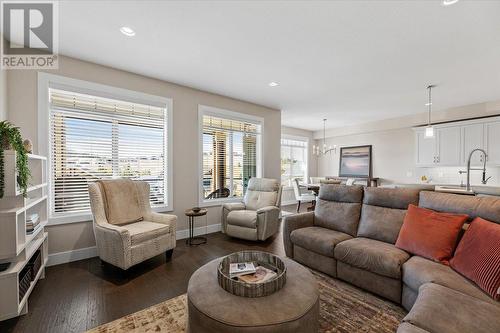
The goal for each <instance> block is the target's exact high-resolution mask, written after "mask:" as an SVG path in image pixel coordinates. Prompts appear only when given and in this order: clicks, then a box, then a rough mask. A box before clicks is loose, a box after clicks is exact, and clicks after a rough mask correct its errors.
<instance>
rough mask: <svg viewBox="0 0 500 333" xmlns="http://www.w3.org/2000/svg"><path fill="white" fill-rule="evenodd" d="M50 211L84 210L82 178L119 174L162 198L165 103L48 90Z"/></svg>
mask: <svg viewBox="0 0 500 333" xmlns="http://www.w3.org/2000/svg"><path fill="white" fill-rule="evenodd" d="M49 98H50V119H51V136H50V141H51V154H50V155H51V156H50V158H51V166H52V167H51V192H52V196H51V213H52V216H60V215H65V214H78V213H86V212H88V211H90V203H89V196H88V189H87V186H88V183H89V182H93V181H95V180H98V179H110V178H116V177H125V178H130V179H135V180H144V181H147V182H148V183H149V184H150V187H151V191H150V200H151V204H152V205H153V206H159V205H164V204H166V202H167V200H166V199H167V198H166V193H167V191H166V186H167V184H166V165H167V161H166V156H167V155H166V147H167V145H166V144H167V142H166V138H167V135H166V134H167V133H166V129H167V127H166V119H167V118H166V111H167V110H166V108H162V107H158V106H151V105H145V104H138V103H131V102H127V101H121V100H115V99H110V98H103V97H97V96H91V95H85V94H79V93H74V92H70V91H63V90H58V89H50V90H49Z"/></svg>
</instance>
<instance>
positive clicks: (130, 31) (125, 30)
mask: <svg viewBox="0 0 500 333" xmlns="http://www.w3.org/2000/svg"><path fill="white" fill-rule="evenodd" d="M120 32H121V33H122V34H124V35H125V36H128V37H132V36H135V31H134V29H132V28H130V27H121V28H120Z"/></svg>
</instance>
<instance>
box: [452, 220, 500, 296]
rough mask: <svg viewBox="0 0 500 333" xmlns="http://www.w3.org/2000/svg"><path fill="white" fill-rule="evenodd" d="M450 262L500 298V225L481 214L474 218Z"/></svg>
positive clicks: (456, 268)
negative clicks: (487, 219)
mask: <svg viewBox="0 0 500 333" xmlns="http://www.w3.org/2000/svg"><path fill="white" fill-rule="evenodd" d="M450 266H451V268H453V269H454V270H456V271H457V272H459V273H460V274H462V275H463V276H465V277H466V278H468V279H470V280H472V281H474V282H475V283H476V284H477V285H478V286H479V288H481V289H483V290H484V291H485V292H486V293H488V294H489V295H490V296H491V297H493V299H495V300H497V301H498V300H500V225H498V224H495V223H493V222H490V221H486V220H483V219H482V218H480V217H478V218H476V219H474V221H472V223H471V224H470V226H469V229H467V231H466V232H465V235H464V237H463V238H462V240H461V241H460V243H459V244H458V247H457V251H456V252H455V256H454V257H453V258H452V259H451V260H450Z"/></svg>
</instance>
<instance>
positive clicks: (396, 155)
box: [318, 128, 416, 183]
mask: <svg viewBox="0 0 500 333" xmlns="http://www.w3.org/2000/svg"><path fill="white" fill-rule="evenodd" d="M318 142H319V141H318ZM326 145H327V146H330V145H332V146H333V145H337V152H336V153H332V154H331V155H326V156H322V157H320V158H319V161H318V175H319V176H338V171H339V156H340V147H345V146H361V145H372V146H373V147H372V163H373V176H374V177H379V178H383V182H384V183H411V182H414V181H415V170H416V169H415V157H414V156H415V144H414V138H413V131H412V129H410V128H403V129H397V130H389V131H382V132H375V133H361V134H354V135H347V136H339V137H333V138H328V139H327V140H326Z"/></svg>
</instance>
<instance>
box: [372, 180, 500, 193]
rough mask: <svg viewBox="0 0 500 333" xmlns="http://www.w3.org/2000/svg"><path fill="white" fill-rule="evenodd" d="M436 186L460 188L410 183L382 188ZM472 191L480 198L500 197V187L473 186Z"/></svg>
mask: <svg viewBox="0 0 500 333" xmlns="http://www.w3.org/2000/svg"><path fill="white" fill-rule="evenodd" d="M436 186H447V187H450V186H456V187H460V184H438V183H409V184H387V185H382V186H381V187H429V188H432V187H436ZM471 189H472V190H473V191H474V192H475V193H476V195H478V196H486V195H493V196H500V186H489V185H471Z"/></svg>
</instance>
